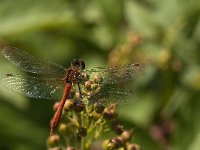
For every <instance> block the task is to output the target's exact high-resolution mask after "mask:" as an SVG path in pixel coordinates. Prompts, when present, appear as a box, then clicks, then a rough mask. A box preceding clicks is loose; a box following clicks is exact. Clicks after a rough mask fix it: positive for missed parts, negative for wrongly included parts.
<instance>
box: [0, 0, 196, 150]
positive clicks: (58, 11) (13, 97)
mask: <svg viewBox="0 0 200 150" xmlns="http://www.w3.org/2000/svg"><path fill="white" fill-rule="evenodd" d="M199 18H200V1H197V0H190V1H187V0H182V1H180V0H169V1H159V0H152V1H148V0H143V1H137V0H134V1H131V0H109V1H108V0H96V1H91V0H57V1H47V0H40V1H39V0H38V1H37V0H36V1H33V0H0V47H4V46H5V45H9V46H15V47H18V48H20V49H23V50H25V51H29V52H30V51H31V52H30V53H31V54H33V55H35V56H38V57H42V58H45V59H48V60H53V61H54V62H57V63H59V64H62V65H64V66H67V65H68V64H69V62H70V61H71V60H72V59H73V58H82V59H84V60H85V61H86V65H87V67H88V68H89V67H94V66H106V64H107V63H106V62H109V64H111V65H116V64H125V63H132V62H135V61H138V62H140V63H143V64H145V74H144V75H143V76H142V77H141V78H140V79H139V80H136V82H134V85H133V86H134V87H135V89H136V93H137V97H136V98H135V101H134V103H133V104H131V105H129V106H125V107H121V108H120V111H121V113H120V118H121V120H122V121H124V122H125V124H126V126H127V127H130V128H133V129H134V133H135V134H134V139H133V140H134V142H136V143H138V144H140V145H142V147H143V148H144V149H148V150H155V149H162V150H163V149H175V150H181V149H186V150H197V149H198V148H199V147H200V142H199V141H200V136H199V135H200V119H199V113H200V108H199V106H200V101H199V98H200V94H199V90H200V67H199V64H200V61H199V60H200V59H199V56H200V51H199V49H200V42H199V39H200V22H199ZM0 63H1V68H0V75H3V74H6V73H11V72H12V73H21V72H19V71H18V70H17V69H16V68H14V67H13V66H12V65H11V64H8V62H6V61H5V59H3V58H2V57H1V59H0ZM11 67H12V68H11ZM131 87H132V86H131ZM52 105H53V102H52V101H46V100H45V101H39V100H30V101H28V100H27V98H25V97H23V96H21V95H18V94H16V93H11V92H10V91H8V90H6V89H3V87H1V90H0V126H1V128H0V136H1V141H0V149H8V150H9V149H12V150H18V149H20V150H23V149H29V150H32V149H37V150H38V149H44V147H45V140H46V138H47V137H48V131H49V128H48V126H49V120H50V118H51V117H52V116H53V112H52V109H51V107H52ZM159 134H161V135H162V136H159Z"/></svg>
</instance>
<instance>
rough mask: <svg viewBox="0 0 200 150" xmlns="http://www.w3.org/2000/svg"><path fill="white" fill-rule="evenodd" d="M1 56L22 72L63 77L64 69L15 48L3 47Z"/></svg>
mask: <svg viewBox="0 0 200 150" xmlns="http://www.w3.org/2000/svg"><path fill="white" fill-rule="evenodd" d="M2 54H3V55H4V56H5V58H7V59H8V60H9V61H10V62H12V63H13V64H15V65H16V66H18V67H20V68H21V69H22V70H24V71H27V72H31V73H36V74H45V75H49V76H52V77H64V76H65V69H64V67H62V66H61V65H58V64H55V63H53V62H49V61H47V60H43V59H39V58H37V57H34V56H32V55H30V54H29V53H27V52H25V51H22V50H20V49H17V48H15V47H5V48H4V49H3V50H2Z"/></svg>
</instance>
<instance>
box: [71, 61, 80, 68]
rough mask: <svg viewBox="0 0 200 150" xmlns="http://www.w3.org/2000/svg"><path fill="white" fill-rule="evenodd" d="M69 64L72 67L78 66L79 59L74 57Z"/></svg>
mask: <svg viewBox="0 0 200 150" xmlns="http://www.w3.org/2000/svg"><path fill="white" fill-rule="evenodd" d="M71 66H72V67H79V66H80V63H79V60H78V59H74V60H73V61H72V62H71Z"/></svg>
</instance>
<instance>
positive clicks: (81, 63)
mask: <svg viewBox="0 0 200 150" xmlns="http://www.w3.org/2000/svg"><path fill="white" fill-rule="evenodd" d="M71 66H72V67H75V68H80V69H81V70H84V69H85V63H84V61H82V60H80V59H74V60H73V61H72V62H71Z"/></svg>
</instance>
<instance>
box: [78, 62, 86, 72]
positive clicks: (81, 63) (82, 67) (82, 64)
mask: <svg viewBox="0 0 200 150" xmlns="http://www.w3.org/2000/svg"><path fill="white" fill-rule="evenodd" d="M79 63H80V67H81V69H82V70H84V69H85V62H84V61H82V60H79Z"/></svg>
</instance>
